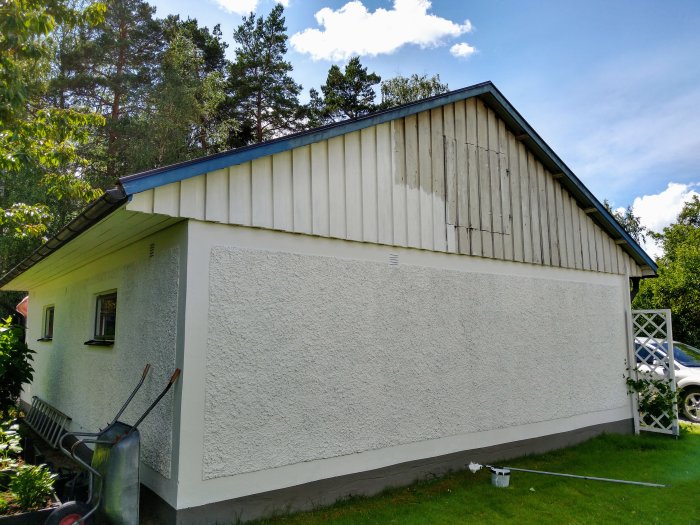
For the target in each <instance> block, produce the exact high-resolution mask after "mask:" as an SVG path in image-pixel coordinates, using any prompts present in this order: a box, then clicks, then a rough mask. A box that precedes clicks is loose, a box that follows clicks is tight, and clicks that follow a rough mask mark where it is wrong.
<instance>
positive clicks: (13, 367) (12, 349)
mask: <svg viewBox="0 0 700 525" xmlns="http://www.w3.org/2000/svg"><path fill="white" fill-rule="evenodd" d="M23 335H24V330H23V329H22V327H20V326H16V325H11V324H10V319H9V318H8V319H6V320H5V321H3V322H0V416H3V415H4V414H7V413H8V410H11V408H12V407H13V406H14V405H15V403H16V402H17V398H18V397H19V394H20V392H21V391H22V385H23V384H25V383H29V382H31V380H32V377H33V374H34V368H33V367H32V365H31V363H30V361H32V359H33V358H32V354H34V351H33V350H30V349H29V347H28V346H27V344H26V343H25V342H24V341H23Z"/></svg>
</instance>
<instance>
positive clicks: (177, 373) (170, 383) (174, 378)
mask: <svg viewBox="0 0 700 525" xmlns="http://www.w3.org/2000/svg"><path fill="white" fill-rule="evenodd" d="M180 373H181V372H180V369H179V368H176V369H175V372H173V375H172V376H170V380H169V381H168V384H167V385H166V386H165V389H163V391H162V392H161V393H160V395H159V396H158V397H157V398H156V399H155V400H154V401H153V403H151V406H149V407H148V408H147V409H146V411H145V412H144V413H143V415H142V416H141V417H140V418H139V419H138V421H137V422H136V423H134V425H133V426H132V427H131V428H130V429H129V431H128V432H127V433H126V434H125V435H124V436H123V437H126V436H128V435H129V434H131V433H132V432H133V431H134V430H136V427H138V426H139V425H140V424H141V422H142V421H143V420H144V419H146V416H147V415H148V414H150V413H151V410H153V409H154V408H155V406H156V405H157V404H158V402H159V401H160V400H161V399H163V396H164V395H165V394H167V393H168V390H170V388H171V387H172V386H173V385H174V384H175V383H176V382H177V380H178V378H179V377H180Z"/></svg>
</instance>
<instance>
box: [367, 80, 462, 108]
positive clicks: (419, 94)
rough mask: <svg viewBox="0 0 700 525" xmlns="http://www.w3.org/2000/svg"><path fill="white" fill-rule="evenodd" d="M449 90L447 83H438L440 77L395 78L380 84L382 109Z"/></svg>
mask: <svg viewBox="0 0 700 525" xmlns="http://www.w3.org/2000/svg"><path fill="white" fill-rule="evenodd" d="M449 90H450V88H449V86H448V85H447V83H445V84H443V83H442V82H440V75H433V76H432V77H428V75H416V74H413V75H411V76H410V77H404V76H401V75H399V76H396V77H394V78H390V79H389V80H385V81H384V82H382V84H381V93H382V108H390V107H393V106H400V105H401V104H408V103H409V102H415V101H417V100H422V99H424V98H428V97H433V96H435V95H440V94H442V93H447V92H448V91H449Z"/></svg>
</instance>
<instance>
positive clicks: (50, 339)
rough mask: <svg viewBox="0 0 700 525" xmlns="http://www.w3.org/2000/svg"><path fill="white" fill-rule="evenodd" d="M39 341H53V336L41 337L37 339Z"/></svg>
mask: <svg viewBox="0 0 700 525" xmlns="http://www.w3.org/2000/svg"><path fill="white" fill-rule="evenodd" d="M37 341H40V342H42V343H43V342H46V341H53V337H40V338H39V339H37Z"/></svg>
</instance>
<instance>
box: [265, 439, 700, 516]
mask: <svg viewBox="0 0 700 525" xmlns="http://www.w3.org/2000/svg"><path fill="white" fill-rule="evenodd" d="M506 464H507V465H509V466H512V467H522V468H530V469H536V470H547V471H550V472H564V473H569V474H579V475H588V476H599V477H607V478H617V479H627V480H632V481H647V482H652V483H663V484H668V485H670V487H668V488H648V487H638V486H632V485H619V484H613V483H602V482H595V481H586V480H578V479H568V478H560V477H553V476H542V475H537V474H528V473H524V472H513V473H512V474H511V479H510V487H508V488H497V487H492V486H491V482H490V473H489V472H488V471H487V470H486V469H484V470H482V471H480V472H478V473H477V474H471V473H470V472H469V471H463V472H458V473H455V474H451V475H448V476H446V477H444V478H440V479H436V480H432V481H423V482H419V483H416V484H414V485H411V486H410V487H406V488H403V489H392V490H389V491H387V492H385V493H383V494H381V495H378V496H375V497H371V498H353V499H351V500H348V501H344V502H341V503H337V504H336V505H334V506H332V507H329V508H325V509H319V510H316V511H312V512H305V513H299V514H294V515H291V516H281V517H278V518H274V519H268V520H262V521H258V522H256V524H258V525H263V524H265V525H282V524H284V525H302V524H303V525H315V524H321V523H334V524H341V525H342V524H347V525H354V524H380V523H382V524H383V523H398V524H401V525H411V524H416V525H418V524H421V525H425V524H447V523H449V524H453V523H470V524H472V523H488V524H501V523H512V524H516V523H517V524H519V525H520V524H529V523H532V524H538V525H539V524H542V523H557V524H577V523H581V524H591V523H595V524H598V523H614V524H619V525H622V524H631V525H632V524H633V525H639V524H651V523H662V524H675V523H679V524H680V523H700V509H699V508H698V507H699V505H698V503H699V502H700V425H694V426H693V425H686V426H685V427H684V431H683V433H682V434H681V437H680V438H679V439H678V440H676V439H673V438H672V437H668V436H662V435H656V434H643V435H641V436H618V435H604V436H600V437H598V438H595V439H593V440H591V441H588V442H586V443H583V444H581V445H578V446H575V447H572V448H568V449H565V450H559V451H555V452H551V453H548V454H544V455H541V456H532V457H525V458H521V459H518V460H511V461H507V462H506Z"/></svg>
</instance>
